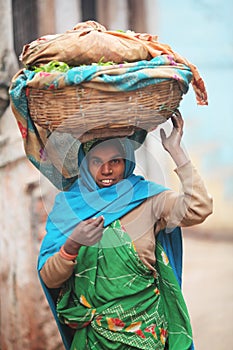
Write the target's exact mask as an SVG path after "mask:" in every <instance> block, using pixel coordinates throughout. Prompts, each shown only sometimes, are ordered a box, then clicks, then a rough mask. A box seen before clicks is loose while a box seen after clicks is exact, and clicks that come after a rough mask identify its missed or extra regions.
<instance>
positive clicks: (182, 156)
mask: <svg viewBox="0 0 233 350" xmlns="http://www.w3.org/2000/svg"><path fill="white" fill-rule="evenodd" d="M169 154H170V156H171V157H172V159H173V161H174V162H175V164H176V166H177V167H180V166H182V165H183V164H185V163H187V162H188V161H189V159H188V157H187V155H186V153H185V152H184V150H183V149H182V148H181V147H179V148H174V149H172V150H170V151H169Z"/></svg>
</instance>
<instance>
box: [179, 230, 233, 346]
mask: <svg viewBox="0 0 233 350" xmlns="http://www.w3.org/2000/svg"><path fill="white" fill-rule="evenodd" d="M194 237H195V235H193V233H192V234H190V232H184V276H183V292H184V295H185V299H186V302H187V305H188V309H189V312H190V317H191V320H192V326H193V334H194V343H195V349H196V350H230V349H233V238H232V237H226V238H224V239H223V238H221V239H220V238H219V237H220V236H218V235H217V234H216V235H214V237H208V236H204V237H200V236H198V237H195V238H194ZM177 350H178V349H177Z"/></svg>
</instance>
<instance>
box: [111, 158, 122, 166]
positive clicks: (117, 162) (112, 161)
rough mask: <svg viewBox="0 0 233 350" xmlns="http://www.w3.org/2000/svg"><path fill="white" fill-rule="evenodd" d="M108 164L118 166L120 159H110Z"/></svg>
mask: <svg viewBox="0 0 233 350" xmlns="http://www.w3.org/2000/svg"><path fill="white" fill-rule="evenodd" d="M110 163H111V164H112V165H114V164H119V163H120V159H112V160H111V161H110Z"/></svg>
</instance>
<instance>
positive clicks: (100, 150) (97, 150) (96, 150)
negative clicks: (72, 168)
mask: <svg viewBox="0 0 233 350" xmlns="http://www.w3.org/2000/svg"><path fill="white" fill-rule="evenodd" d="M122 153H123V152H122V151H121V150H120V149H119V147H117V146H116V145H114V144H108V145H107V144H102V143H101V144H99V145H97V146H95V147H93V148H92V149H91V150H90V152H89V156H88V158H89V159H92V158H101V159H112V158H123V154H122Z"/></svg>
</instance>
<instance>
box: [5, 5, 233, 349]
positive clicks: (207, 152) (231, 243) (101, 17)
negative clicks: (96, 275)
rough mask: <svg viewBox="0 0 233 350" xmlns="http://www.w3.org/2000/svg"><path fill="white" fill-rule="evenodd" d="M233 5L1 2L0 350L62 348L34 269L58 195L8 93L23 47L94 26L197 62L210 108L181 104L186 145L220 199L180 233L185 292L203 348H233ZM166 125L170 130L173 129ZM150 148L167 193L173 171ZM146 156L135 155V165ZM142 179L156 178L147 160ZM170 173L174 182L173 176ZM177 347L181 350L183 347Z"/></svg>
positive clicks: (154, 141)
mask: <svg viewBox="0 0 233 350" xmlns="http://www.w3.org/2000/svg"><path fill="white" fill-rule="evenodd" d="M232 13H233V2H232V1H230V0H226V1H225V2H224V5H223V3H222V1H220V0H176V1H169V0H117V1H115V0H66V1H64V0H38V1H36V0H0V18H1V21H0V193H1V200H0V349H1V350H21V349H24V350H53V349H54V350H55V349H56V350H59V349H63V346H62V344H61V339H60V336H59V334H58V331H57V328H56V326H55V323H54V321H53V319H52V316H51V313H50V311H49V309H48V306H47V302H46V301H45V299H44V296H43V294H42V290H41V287H40V285H39V282H38V278H37V272H36V264H37V255H38V250H39V247H40V244H41V239H42V237H43V234H44V224H45V221H46V217H47V208H46V206H45V203H48V202H49V201H50V200H51V198H53V196H54V188H53V186H52V185H51V184H49V183H48V182H47V181H46V180H45V179H44V178H42V176H41V174H40V173H39V172H38V171H37V170H36V169H35V168H34V167H33V166H32V165H31V163H30V162H29V161H28V160H27V158H26V157H25V153H24V149H23V143H22V139H21V135H20V133H19V130H18V127H17V124H16V121H15V118H14V116H13V114H12V112H11V109H10V106H9V96H8V89H9V85H10V81H11V79H12V77H13V75H14V74H15V73H16V72H17V71H18V70H19V69H20V68H22V67H21V66H20V62H19V59H18V57H19V55H20V53H21V51H22V48H23V45H24V44H26V43H29V42H31V41H33V40H34V39H37V38H38V37H40V36H42V35H46V34H54V33H62V32H64V31H66V30H69V29H72V27H73V26H74V25H75V24H77V23H78V22H82V21H86V20H96V21H98V22H100V23H101V24H103V25H104V26H105V27H106V28H108V29H113V30H118V29H121V30H127V29H130V30H133V31H135V32H147V33H150V34H154V35H158V40H159V41H160V42H161V43H165V44H168V45H170V46H171V48H172V49H173V50H174V51H176V52H178V53H179V54H181V55H182V56H184V57H185V58H187V59H188V60H189V61H190V62H192V63H193V64H195V65H196V66H197V68H198V70H199V73H200V75H201V76H202V78H203V79H204V81H205V84H206V88H207V91H208V95H209V105H208V106H197V104H196V100H195V96H194V93H193V91H192V88H191V87H190V90H189V92H188V93H187V95H185V96H184V98H183V101H182V102H181V106H180V111H181V112H182V114H183V117H184V120H185V132H184V139H183V145H184V147H185V149H186V151H187V153H188V154H189V156H190V158H191V159H192V161H193V163H194V164H195V165H196V167H197V168H198V170H199V172H200V173H201V175H202V177H203V178H204V181H205V183H206V186H207V188H208V191H209V192H210V194H211V195H212V196H213V198H214V213H213V214H212V215H211V216H210V217H209V218H208V219H207V220H206V221H205V222H204V223H203V224H201V225H199V226H195V227H192V228H189V229H185V230H184V277H183V291H184V295H185V298H186V301H187V304H188V308H189V311H190V315H191V319H192V324H193V332H194V342H195V344H196V349H197V350H208V349H211V350H228V349H229V348H230V347H231V345H230V344H232V343H233V328H232V324H233V260H232V256H233V254H232V253H233V249H232V248H233V200H232V199H233V180H232V175H233V165H232V161H233V137H232V131H233V116H232V109H233V88H232V84H231V83H232V82H231V79H232V77H233V25H232ZM169 127H170V126H169V122H167V123H166V125H165V128H166V129H167V130H168V129H169ZM158 135H159V134H158V131H157V130H156V131H155V132H153V133H150V134H149V136H148V137H147V140H146V145H147V147H148V148H149V149H150V150H154V152H155V156H154V157H155V159H156V160H157V161H158V162H159V163H160V164H161V166H162V167H163V172H164V174H165V175H164V176H165V177H166V181H167V183H168V184H169V185H170V186H171V187H176V186H178V188H179V185H178V184H177V183H176V179H175V178H174V176H173V175H172V169H173V168H174V164H172V163H171V161H170V159H168V157H167V155H166V154H164V152H162V150H161V146H160V140H159V136H158ZM140 157H143V155H142V154H140V152H139V154H138V158H139V162H140ZM144 171H145V172H146V175H147V176H148V177H149V178H151V179H154V177H156V176H155V174H154V167H153V164H151V162H150V163H149V164H145V169H144ZM170 174H171V175H170ZM177 350H179V349H177Z"/></svg>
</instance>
